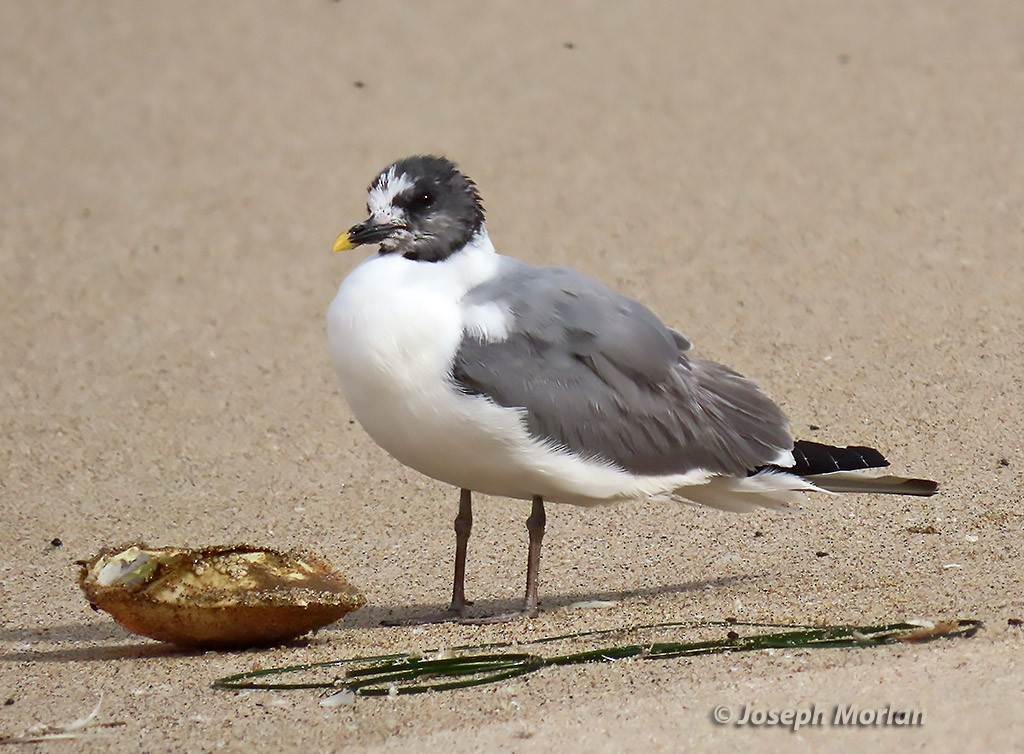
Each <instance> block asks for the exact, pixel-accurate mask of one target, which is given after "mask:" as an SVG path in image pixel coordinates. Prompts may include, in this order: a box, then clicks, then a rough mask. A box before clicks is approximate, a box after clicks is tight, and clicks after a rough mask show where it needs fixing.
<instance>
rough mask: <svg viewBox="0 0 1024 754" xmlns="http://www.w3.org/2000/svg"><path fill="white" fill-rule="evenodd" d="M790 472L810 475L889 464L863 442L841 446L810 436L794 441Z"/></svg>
mask: <svg viewBox="0 0 1024 754" xmlns="http://www.w3.org/2000/svg"><path fill="white" fill-rule="evenodd" d="M793 460H794V462H795V463H794V464H793V467H792V468H789V469H786V471H789V472H790V473H792V474H798V475H800V476H812V475H814V474H829V473H832V472H834V471H860V470H861V469H881V468H885V467H886V466H888V465H889V461H887V460H886V458H885V456H883V455H882V454H881V453H879V452H878V451H877V450H875V449H874V448H869V447H867V446H865V445H847V446H846V447H845V448H840V447H838V446H835V445H825V444H824V443H820V442H813V441H811V440H797V441H796V442H795V443H794V444H793Z"/></svg>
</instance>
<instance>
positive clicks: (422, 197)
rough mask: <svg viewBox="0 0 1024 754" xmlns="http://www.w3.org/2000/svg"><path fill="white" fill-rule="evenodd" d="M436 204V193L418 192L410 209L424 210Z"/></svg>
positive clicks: (414, 195)
mask: <svg viewBox="0 0 1024 754" xmlns="http://www.w3.org/2000/svg"><path fill="white" fill-rule="evenodd" d="M433 203H434V192H432V191H429V190H423V191H417V192H416V193H415V194H413V197H412V200H411V201H410V202H409V208H410V209H423V208H424V207H429V206H430V205H431V204H433Z"/></svg>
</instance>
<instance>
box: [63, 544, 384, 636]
mask: <svg viewBox="0 0 1024 754" xmlns="http://www.w3.org/2000/svg"><path fill="white" fill-rule="evenodd" d="M105 569H106V570H105ZM78 583H79V585H80V586H81V587H82V591H84V592H85V596H86V598H87V599H88V600H89V602H91V603H92V604H94V605H96V606H97V607H99V608H101V609H103V610H105V611H107V612H108V613H110V614H111V616H113V618H114V620H115V621H117V622H118V623H120V624H121V625H122V626H124V627H125V628H126V629H128V630H129V631H131V632H133V633H137V634H142V635H143V636H149V637H150V638H153V639H158V640H160V641H166V642H171V643H172V644H177V645H179V646H182V647H203V648H239V647H251V646H260V645H266V644H275V643H279V642H282V641H287V640H288V639H293V638H295V637H297V636H301V635H302V634H304V633H306V632H308V631H312V630H314V629H317V628H321V627H323V626H326V625H327V624H328V623H333V622H334V621H336V620H338V619H339V618H341V617H342V616H344V615H345V614H346V613H350V612H352V611H353V610H358V609H359V608H360V607H362V606H363V605H364V604H366V598H365V597H364V596H363V595H362V594H361V593H360V592H359V590H357V589H356V588H355V587H353V586H352V585H351V584H349V583H348V582H347V581H346V580H345V578H344V577H343V576H341V574H339V573H337V572H336V571H334V570H333V569H332V568H331V567H330V566H329V565H328V564H327V563H325V562H324V561H323V560H321V559H320V558H319V557H317V556H316V555H312V554H310V553H306V552H281V551H278V550H272V549H267V548H260V547H250V546H249V545H231V546H217V547H204V548H202V549H199V550H185V549H179V548H173V547H164V548H152V547H147V546H146V545H144V544H135V545H129V546H126V547H118V548H108V549H104V550H102V551H101V552H100V553H99V554H98V555H97V556H96V557H94V558H93V559H92V560H90V561H88V562H87V563H85V564H83V566H82V570H81V573H80V574H79V577H78Z"/></svg>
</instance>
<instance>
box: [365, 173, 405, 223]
mask: <svg viewBox="0 0 1024 754" xmlns="http://www.w3.org/2000/svg"><path fill="white" fill-rule="evenodd" d="M412 187H413V182H412V181H411V180H409V176H407V175H406V174H405V173H396V171H395V166H394V165H392V166H391V167H390V168H388V169H387V171H385V172H383V173H381V174H380V177H378V178H377V181H376V183H374V184H373V188H372V189H370V193H369V194H368V195H367V197H366V206H367V208H368V209H369V210H370V217H372V218H373V220H374V222H378V223H402V222H405V212H403V211H402V210H401V209H399V208H398V207H396V206H395V205H394V201H395V197H396V196H398V195H399V194H400V193H402V192H403V191H406V190H407V189H410V188H412Z"/></svg>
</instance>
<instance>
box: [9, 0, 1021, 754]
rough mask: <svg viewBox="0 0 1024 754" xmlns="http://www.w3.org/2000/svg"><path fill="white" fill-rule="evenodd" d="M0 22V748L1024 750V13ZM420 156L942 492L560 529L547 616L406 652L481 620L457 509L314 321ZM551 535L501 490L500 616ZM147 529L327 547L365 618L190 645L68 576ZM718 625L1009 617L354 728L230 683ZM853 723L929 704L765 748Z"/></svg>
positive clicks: (240, 5)
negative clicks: (334, 666) (458, 568)
mask: <svg viewBox="0 0 1024 754" xmlns="http://www.w3.org/2000/svg"><path fill="white" fill-rule="evenodd" d="M0 28H3V30H4V32H3V34H2V35H0V60H2V61H3V66H2V68H0V113H2V116H0V118H2V124H3V126H2V131H0V174H2V176H3V180H2V183H0V265H2V277H0V286H2V293H0V370H2V371H0V424H2V427H3V434H2V441H0V738H3V737H5V736H6V737H17V736H21V735H23V734H24V733H25V732H26V731H28V730H29V729H30V728H31V726H33V725H35V724H39V723H42V724H53V725H56V724H61V723H68V722H70V721H72V720H75V719H76V718H80V717H82V716H84V715H86V714H88V713H89V712H90V711H91V710H92V709H93V708H94V706H95V705H96V703H97V701H98V700H100V699H102V703H101V706H100V710H99V712H98V714H97V716H96V719H95V720H94V721H93V725H92V726H91V727H90V728H88V729H86V731H85V733H84V735H82V736H81V737H78V738H74V739H71V740H63V741H59V740H58V741H53V742H48V743H46V744H41V745H38V746H36V745H28V744H26V746H25V748H33V750H34V748H38V749H39V750H55V751H56V750H60V751H99V750H104V751H106V750H110V749H111V748H115V747H116V750H118V751H121V752H132V751H146V752H180V751H190V752H205V751H214V750H217V751H382V752H384V751H386V752H392V751H393V752H409V751H416V752H432V751H444V752H448V753H449V754H455V753H456V752H463V751H509V752H512V751H514V752H545V751H554V750H565V751H587V752H645V753H647V752H678V751H691V750H693V751H744V752H746V753H747V754H751V753H753V752H774V751H780V750H784V749H789V748H794V749H795V748H800V749H801V750H809V751H828V752H861V751H896V750H900V751H906V750H914V751H925V750H928V751H957V752H992V751H1011V750H1022V749H1021V747H1022V743H1021V742H1022V741H1024V712H1022V706H1021V698H1022V693H1024V661H1022V659H1021V658H1022V656H1024V628H1022V627H1021V626H1020V625H1019V620H1020V619H1024V544H1022V542H1024V502H1022V484H1021V481H1022V469H1024V442H1022V439H1021V437H1022V434H1021V427H1022V421H1024V400H1022V395H1024V317H1022V313H1024V303H1022V302H1024V181H1022V176H1024V146H1022V145H1024V42H1022V40H1024V5H1021V4H1019V3H1011V2H1004V3H989V4H984V5H970V4H965V3H958V2H953V1H952V0H941V1H936V2H931V1H925V0H913V1H911V2H904V3H889V2H883V1H882V0H872V1H867V0H866V1H865V2H840V1H839V0H828V1H827V2H810V1H809V0H808V1H807V2H796V1H794V2H789V1H786V2H777V3H758V2H754V0H746V1H741V0H736V1H732V0H729V1H727V2H716V3H697V2H642V3H630V4H626V3H617V4H613V3H605V4H601V5H599V6H598V5H594V4H591V3H584V2H568V3H558V4H554V3H544V2H539V1H533V0H529V1H526V2H516V3H504V2H503V3H493V4H483V3H474V2H470V1H469V0H464V1H462V2H455V1H449V0H444V1H443V2H435V3H426V4H418V3H397V2H379V3H368V2H356V1H355V0H340V1H339V2H331V1H329V0H301V1H299V2H290V3H278V2H270V1H269V0H252V1H251V2H235V3H226V2H225V3H206V2H200V1H199V0H185V1H182V2H175V3H157V2H150V1H149V0H147V1H145V2H133V3H128V2H121V3H115V2H108V3H101V2H88V1H84V0H83V1H80V2H72V1H70V0H68V1H63V0H60V1H58V0H52V1H50V2H31V3H30V2H16V1H15V0H0ZM417 153H441V154H445V155H447V156H448V157H450V158H452V159H453V160H455V161H456V162H458V163H459V164H460V166H461V167H462V168H463V169H464V170H465V171H466V172H467V173H468V174H469V175H470V176H472V177H473V178H474V179H475V181H476V182H477V184H478V185H479V187H480V190H481V193H482V195H483V198H484V202H485V205H486V207H487V210H488V228H489V231H490V235H491V238H492V239H493V240H494V242H495V245H496V247H497V248H498V250H499V251H501V252H502V253H505V254H509V255H512V256H516V257H518V258H521V259H523V260H525V261H528V262H530V263H533V264H565V265H571V266H573V267H576V268H578V269H580V270H583V271H585V272H587V273H589V274H591V275H594V276H596V277H598V278H600V279H601V280H603V281H604V282H606V283H608V284H610V285H612V286H613V287H615V288H616V289H618V290H619V291H621V292H623V293H625V294H628V295H630V296H633V297H636V298H639V299H640V300H642V301H643V302H644V303H646V304H647V305H648V306H649V307H650V308H651V309H652V310H653V311H655V312H656V313H657V314H658V315H659V316H660V317H661V318H662V319H663V320H664V321H665V322H666V323H668V324H670V325H672V326H674V327H677V328H679V329H680V330H681V331H682V332H684V333H685V334H686V335H687V337H688V338H690V339H691V340H692V341H693V342H694V344H695V348H696V351H697V352H698V353H699V354H700V355H701V356H704V357H707V358H711V359H715V360H718V361H721V362H723V363H726V364H729V365H731V366H733V367H734V368H736V369H737V370H739V371H740V372H742V373H743V374H745V375H748V376H749V377H751V378H753V379H755V380H757V381H758V383H759V384H760V385H761V386H762V387H763V388H764V389H765V391H766V392H767V393H768V394H769V395H770V396H772V397H773V398H774V399H775V400H776V401H778V402H779V404H780V405H782V406H783V407H784V409H785V410H786V412H787V413H788V415H789V416H790V419H791V422H792V428H793V432H794V434H795V435H796V436H797V437H800V438H803V439H809V440H817V441H821V442H829V443H835V444H847V443H851V444H865V445H871V446H874V447H877V448H879V449H880V450H882V451H883V452H884V453H886V455H887V456H888V457H889V459H890V460H891V461H892V464H893V472H894V473H898V474H910V475H914V476H922V477H928V478H931V479H936V480H939V481H940V482H941V484H942V488H941V491H940V493H939V494H938V495H937V496H935V497H932V498H928V499H919V498H893V497H886V496H869V495H845V496H841V497H840V496H834V497H831V496H824V495H818V496H815V497H813V498H812V499H809V500H808V502H807V503H806V504H803V505H802V506H801V509H800V511H798V512H796V513H793V514H790V515H779V514H774V513H771V512H759V513H754V514H750V515H744V516H739V515H730V514H726V513H721V512H718V511H711V510H704V509H696V508H692V507H686V506H682V505H676V504H670V503H665V502H660V503H655V502H637V503H630V504H624V505H620V506H615V507H608V508H602V509H599V510H585V509H579V508H573V507H569V506H556V505H551V506H548V529H547V537H546V539H545V545H544V547H545V549H544V556H543V566H542V571H541V580H542V584H541V596H542V600H543V604H542V612H541V615H540V617H538V618H537V619H534V620H523V621H519V622H516V623H512V624H502V625H494V626H466V625H451V624H447V625H432V626H421V627H411V626H405V627H385V626H381V625H380V623H381V621H382V620H395V619H404V618H411V617H414V616H417V615H421V614H424V613H427V612H430V611H437V610H439V609H440V608H443V607H444V606H445V605H446V604H447V601H448V599H449V597H450V591H449V590H450V584H451V560H452V554H453V550H454V534H453V533H452V520H453V518H454V516H455V513H456V510H457V502H458V492H457V490H454V489H452V488H450V487H447V486H445V485H443V484H441V483H438V482H435V481H433V480H430V479H427V478H425V477H422V476H420V475H419V474H417V473H416V472H414V471H412V470H410V469H407V468H404V467H402V466H401V465H399V464H398V463H397V462H396V461H394V460H392V459H391V458H389V457H388V456H387V455H386V454H385V453H384V452H383V451H382V450H380V449H379V448H377V446H376V445H375V444H374V443H373V441H372V440H371V439H370V438H369V437H368V436H367V435H366V434H365V433H364V432H363V430H362V429H361V428H360V427H359V425H358V424H356V423H355V422H354V420H353V418H352V415H351V412H350V410H349V408H348V407H347V406H346V405H345V402H344V400H343V399H342V397H341V395H340V392H339V388H338V384H337V378H336V376H335V374H334V372H333V369H332V367H331V364H330V361H329V358H328V353H327V345H326V336H325V325H324V312H325V310H326V307H327V305H328V303H329V302H330V300H331V299H332V297H333V295H334V293H335V291H336V289H337V286H338V284H339V283H340V281H341V280H342V279H343V278H344V276H345V275H346V274H347V273H348V272H349V271H350V270H351V269H352V268H353V267H354V266H355V265H356V264H358V262H359V261H360V260H361V259H362V258H363V257H364V256H365V254H366V253H370V251H368V250H363V251H356V252H351V253H348V254H346V255H340V254H339V255H334V254H331V253H330V247H331V243H332V241H333V240H334V237H335V235H336V234H337V233H338V232H339V231H341V230H344V229H345V228H348V227H349V226H350V225H351V224H353V223H355V222H357V221H359V220H362V219H363V216H364V208H363V205H364V200H365V193H364V191H365V187H366V185H367V184H368V183H369V181H370V179H371V178H372V177H373V176H374V175H375V174H376V171H378V170H380V169H381V168H383V167H384V166H386V165H387V164H389V163H390V162H391V161H393V160H395V159H397V158H399V157H403V156H406V155H411V154H417ZM528 513H529V506H528V505H527V504H526V503H523V502H517V501H509V500H504V499H500V498H488V497H481V498H480V499H479V502H478V503H477V505H476V508H475V515H476V518H475V522H474V531H473V539H472V541H471V544H470V553H469V566H468V569H469V570H468V580H467V590H468V592H469V596H470V598H473V599H476V601H477V605H476V607H477V608H478V609H479V610H481V611H488V610H490V611H500V610H503V609H508V608H511V607H514V606H515V605H516V604H517V602H518V601H519V600H520V599H521V590H522V582H523V578H524V570H525V553H526V531H525V526H524V522H525V519H526V517H527V515H528ZM133 541H145V542H148V543H150V544H154V545H175V546H188V547H199V546H203V545H208V544H220V543H235V542H249V543H253V544H259V545H267V546H272V547H280V548H295V547H298V548H307V549H311V550H314V551H316V552H318V553H320V554H321V555H322V556H323V557H325V558H326V559H327V560H329V561H330V562H331V563H333V564H334V565H335V566H336V567H337V568H338V569H339V570H340V571H342V572H343V573H345V574H346V575H347V576H348V578H349V579H350V580H351V581H352V582H353V583H354V584H355V585H357V586H358V587H360V588H361V589H362V590H363V591H364V592H365V594H366V596H367V599H368V604H367V606H366V607H365V608H363V609H362V610H361V611H359V612H357V613H354V614H352V615H350V616H348V617H347V618H346V619H345V620H343V621H341V622H340V623H337V624H334V625H332V626H330V627H329V628H327V629H325V630H322V631H320V632H319V633H317V634H316V635H314V636H313V637H311V638H308V639H306V640H303V641H299V642H295V643H293V644H290V645H287V646H283V647H276V648H271V649H261V650H246V651H238V652H219V653H217V652H206V653H194V652H182V651H179V650H176V649H174V648H173V647H170V646H166V645H162V644H160V643H158V642H155V641H151V640H148V639H144V638H141V637H138V636H134V635H131V634H129V633H127V632H126V631H124V630H122V629H121V628H120V627H118V626H117V625H116V624H115V623H114V622H113V621H112V620H111V619H110V618H109V616H107V615H106V614H104V613H102V612H94V611H92V610H90V609H89V605H88V604H87V603H86V601H85V599H84V598H83V596H82V593H81V592H80V590H79V588H78V586H77V584H76V575H77V568H76V566H75V565H74V562H75V561H76V560H81V559H84V558H88V557H90V556H92V555H93V554H95V553H96V552H97V551H99V550H100V548H102V547H104V546H109V545H117V544H121V543H127V542H133ZM593 601H602V602H605V603H608V604H606V605H604V606H603V607H599V608H591V609H579V608H577V607H574V604H575V603H578V602H593ZM727 617H732V618H737V619H738V620H740V621H750V622H770V623H797V624H857V625H869V624H875V623H889V622H895V621H901V620H904V619H909V618H920V619H931V620H944V619H967V618H971V619H978V620H981V621H984V623H985V626H984V628H983V629H982V630H981V631H980V632H978V634H977V635H976V636H974V637H973V638H970V639H958V640H940V641H937V642H933V643H926V644H901V645H895V646H886V647H880V648H863V649H823V650H813V651H812V650H787V651H782V650H778V651H772V652H754V653H743V654H728V655H717V656H710V657H693V658H687V659H676V660H664V661H645V660H631V661H621V662H615V663H609V664H604V665H583V666H576V667H564V668H546V669H543V670H541V671H538V672H536V673H533V674H531V675H528V676H524V677H521V678H517V679H510V680H508V681H505V682H502V683H499V684H495V685H491V686H484V687H480V688H475V689H466V690H457V691H449V692H445V693H438V694H429V695H424V696H419V697H414V696H410V697H399V698H384V699H363V698H360V699H357V700H355V703H353V704H349V705H343V706H340V707H324V706H321V704H320V701H321V699H322V697H323V692H318V691H293V692H269V691H242V692H238V691H225V690H215V689H213V688H211V683H212V682H213V681H214V680H215V679H217V678H219V677H221V676H224V675H227V674H230V673H236V672H241V671H244V670H250V669H254V668H258V667H273V666H280V665H291V664H297V663H307V662H315V661H320V660H327V659H332V658H340V657H349V656H356V655H377V654H382V653H387V652H406V651H422V650H426V649H429V648H437V647H450V646H454V645H461V644H477V643H483V642H491V641H507V640H523V639H524V638H539V637H543V636H548V635H555V634H563V633H567V632H571V631H585V630H592V629H601V628H613V627H622V626H632V625H638V624H649V623H654V622H658V621H686V620H722V619H725V618H727ZM836 705H857V706H858V707H861V708H885V707H887V706H889V707H898V708H901V709H908V710H920V711H921V712H922V715H923V719H922V723H921V724H920V725H916V726H909V727H901V728H897V727H891V726H872V725H869V726H836V725H831V724H822V725H816V726H809V727H806V728H803V729H801V730H799V731H797V732H792V731H790V730H788V729H785V728H784V727H782V726H750V725H737V724H734V723H735V719H736V716H739V715H740V714H741V712H742V710H743V709H744V708H745V707H754V708H758V709H779V710H784V709H807V708H810V707H816V708H821V709H829V710H831V709H832V708H834V707H835V706H836ZM721 706H725V707H727V708H728V709H729V710H730V714H732V715H733V716H734V719H733V721H731V722H730V723H727V724H724V725H723V724H716V723H715V722H714V721H713V720H712V711H713V710H714V709H715V708H717V707H721ZM112 724H117V725H116V726H115V725H112ZM104 726H106V727H104Z"/></svg>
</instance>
